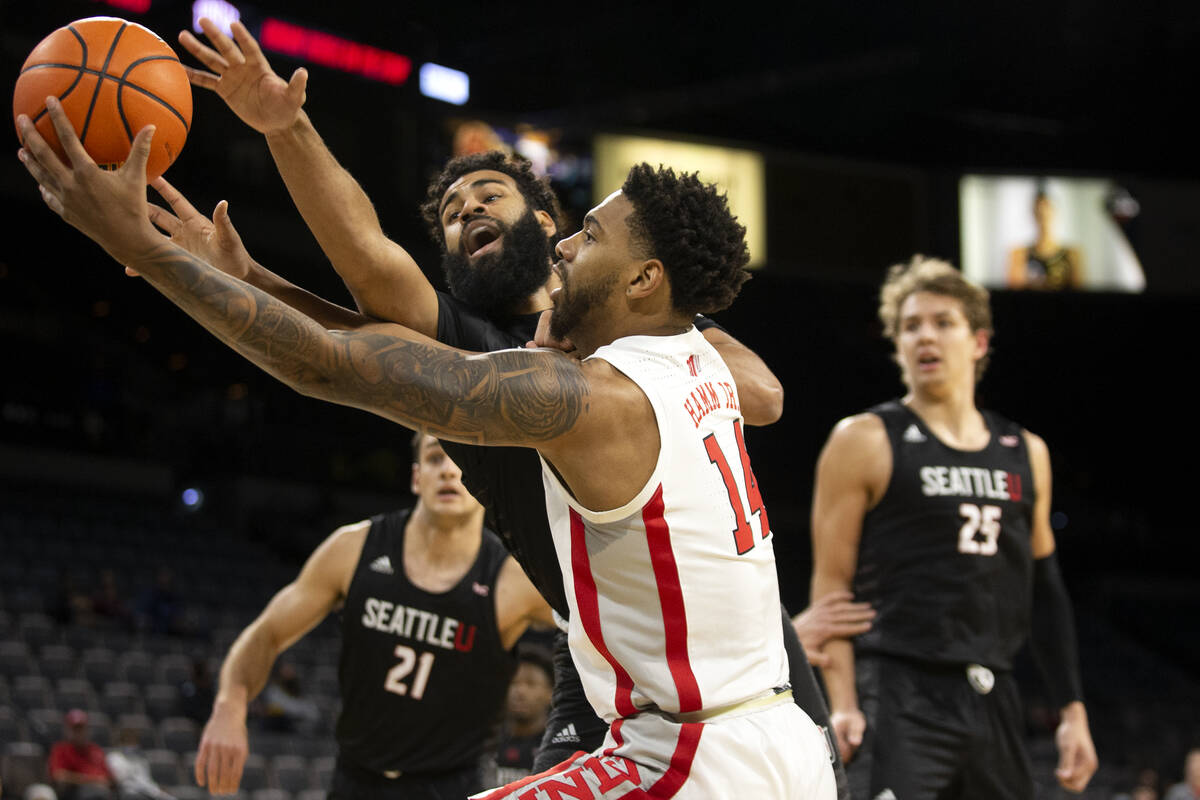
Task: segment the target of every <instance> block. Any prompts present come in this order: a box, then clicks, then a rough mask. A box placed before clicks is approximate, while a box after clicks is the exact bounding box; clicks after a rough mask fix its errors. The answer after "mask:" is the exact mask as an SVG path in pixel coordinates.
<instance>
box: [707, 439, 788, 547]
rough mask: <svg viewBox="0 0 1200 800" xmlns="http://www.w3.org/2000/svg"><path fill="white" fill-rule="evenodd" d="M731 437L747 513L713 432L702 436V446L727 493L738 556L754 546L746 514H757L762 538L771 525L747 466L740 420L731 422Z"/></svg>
mask: <svg viewBox="0 0 1200 800" xmlns="http://www.w3.org/2000/svg"><path fill="white" fill-rule="evenodd" d="M733 437H734V439H735V440H736V441H737V447H738V456H739V460H740V461H741V467H742V482H743V483H744V484H745V486H746V499H747V500H748V501H749V503H750V511H749V513H747V512H746V509H745V506H743V505H742V496H741V493H740V492H739V491H738V485H737V480H736V479H735V478H734V477H733V470H732V469H730V468H729V461H728V459H726V458H725V452H724V451H723V450H721V445H720V444H718V443H717V435H716V434H715V433H710V434H709V435H708V436H705V437H704V449H705V450H706V451H707V452H708V460H709V461H711V462H712V463H713V464H714V465H715V466H716V468H717V470H718V471H719V472H720V473H721V480H722V481H724V483H725V491H726V493H728V495H729V506H730V508H732V509H733V518H734V520H736V521H737V527H735V528H734V529H733V544H734V547H736V548H737V554H738V555H739V556H740V555H745V554H746V553H748V552H750V550H751V549H753V547H754V541H755V540H754V532H753V531H752V530H751V529H750V521H749V517H751V516H757V517H758V526H759V531H760V532H761V533H762V538H764V539H765V538H767V535H768V534H769V533H770V532H771V524H770V523H769V522H767V509H766V508H765V507H764V506H763V501H762V494H761V493H760V492H759V491H758V481H757V480H755V478H754V471H753V470H752V469H750V455H749V454H748V453H747V452H746V440H745V438H743V436H742V421H741V420H740V419H737V420H734V421H733Z"/></svg>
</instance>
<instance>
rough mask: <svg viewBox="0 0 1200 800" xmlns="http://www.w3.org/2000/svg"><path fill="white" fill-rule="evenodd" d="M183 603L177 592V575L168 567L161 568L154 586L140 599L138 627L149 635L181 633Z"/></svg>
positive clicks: (156, 574) (147, 589)
mask: <svg viewBox="0 0 1200 800" xmlns="http://www.w3.org/2000/svg"><path fill="white" fill-rule="evenodd" d="M182 610H183V603H182V601H181V600H180V598H179V594H178V592H177V591H176V590H175V575H174V573H172V572H171V570H170V569H169V568H167V567H159V568H158V572H156V573H155V575H154V584H153V585H151V586H150V587H148V588H146V589H145V590H144V591H143V592H142V595H141V597H140V598H139V599H138V608H137V613H138V627H139V628H140V629H141V630H143V631H147V632H149V633H155V634H159V635H163V636H165V635H173V634H178V633H180V632H181V630H180V616H181V613H182Z"/></svg>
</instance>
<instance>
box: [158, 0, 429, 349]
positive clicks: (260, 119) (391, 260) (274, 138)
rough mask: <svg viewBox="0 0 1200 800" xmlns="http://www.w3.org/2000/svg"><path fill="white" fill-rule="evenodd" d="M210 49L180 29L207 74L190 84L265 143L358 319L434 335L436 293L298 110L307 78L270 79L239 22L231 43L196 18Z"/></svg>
mask: <svg viewBox="0 0 1200 800" xmlns="http://www.w3.org/2000/svg"><path fill="white" fill-rule="evenodd" d="M200 25H201V28H202V29H203V30H204V33H205V35H206V36H207V37H208V40H209V41H210V42H211V43H212V45H213V46H212V47H208V46H206V45H204V44H203V43H201V42H200V40H199V39H197V38H196V37H195V36H193V35H192V34H191V33H189V32H187V31H183V32H182V33H180V35H179V41H180V43H181V44H182V45H183V47H184V48H186V49H187V51H188V52H190V53H191V54H192V55H193V56H195V57H196V58H197V59H198V60H199V61H200V62H201V63H203V64H204V65H205V66H206V67H208V69H209V70H211V71H210V72H204V71H201V70H195V69H189V70H188V76H189V77H190V78H191V81H192V83H194V84H195V85H196V86H199V87H202V88H205V89H211V90H212V91H215V92H216V93H217V94H218V95H220V96H221V98H222V99H223V100H224V101H225V102H226V103H227V104H228V105H229V107H230V108H231V109H232V110H233V112H234V113H235V114H237V115H238V117H240V118H241V119H242V120H243V121H244V122H246V124H248V125H250V126H251V127H252V128H254V129H255V130H257V131H259V132H260V133H263V134H265V135H266V137H267V144H268V146H269V147H270V150H271V155H272V156H273V157H274V159H275V164H276V166H277V167H278V169H279V174H280V175H281V176H282V177H283V181H284V183H285V184H286V185H287V188H288V192H289V193H290V194H291V196H292V200H293V201H294V202H295V203H296V207H297V208H298V209H299V210H300V214H301V216H303V217H304V221H305V223H306V224H307V225H308V227H309V229H310V230H311V231H312V232H313V235H314V236H316V239H317V242H318V243H319V244H320V245H321V249H322V250H324V251H325V255H326V256H327V257H328V258H329V260H330V262H331V263H332V264H333V267H334V269H336V270H337V272H338V274H339V275H341V276H342V279H343V280H344V281H345V282H346V286H347V287H348V288H349V289H350V293H351V294H352V295H353V296H354V299H355V302H357V303H358V307H359V310H361V311H362V312H363V313H364V314H367V315H369V316H371V317H376V318H379V319H387V320H391V321H393V322H397V323H400V324H402V325H404V326H406V327H408V328H412V329H413V330H415V331H418V332H420V333H423V334H425V335H426V336H430V337H432V336H436V335H437V309H438V305H437V295H436V294H435V292H434V289H433V286H432V284H430V282H429V280H428V279H427V278H426V277H425V274H424V273H423V272H422V271H421V268H420V266H419V265H418V264H417V263H416V261H414V260H413V258H412V256H410V255H409V254H408V252H407V251H406V250H405V249H404V248H403V247H401V246H400V245H398V244H396V243H395V242H393V241H392V240H391V239H389V238H388V237H387V236H386V235H385V234H384V232H383V228H382V227H381V225H380V223H379V217H378V215H377V214H376V213H375V207H374V206H373V205H372V203H371V200H370V198H368V197H367V195H366V193H365V192H364V191H363V190H362V187H361V186H360V185H359V184H358V181H356V180H355V179H354V177H353V176H352V175H351V174H350V173H349V172H347V171H346V170H345V169H344V168H343V167H342V166H341V164H339V163H338V161H337V159H336V158H334V156H333V153H331V152H330V151H329V148H328V147H326V146H325V143H324V141H323V140H322V139H321V137H320V135H319V134H318V133H317V131H316V129H315V128H314V127H313V125H312V122H311V121H310V120H309V118H308V115H307V114H306V113H304V110H303V104H304V100H305V90H306V88H307V82H308V73H307V72H306V71H305V70H303V69H299V70H297V71H296V72H295V73H294V74H293V75H292V78H291V80H290V81H284V80H283V78H281V77H279V76H278V75H276V74H275V72H274V71H273V70H272V69H271V65H270V64H269V63H268V62H267V59H266V57H265V56H264V55H263V53H262V50H261V49H260V48H259V46H258V42H256V41H255V40H254V37H253V36H251V35H250V32H249V31H248V30H246V28H245V26H243V25H242V24H241V23H240V22H235V23H233V25H232V30H233V35H234V39H230V38H229V37H228V36H226V35H225V34H224V33H223V32H222V31H221V30H220V29H219V28H217V27H216V25H214V24H213V23H212V21H210V20H208V19H205V18H201V20H200Z"/></svg>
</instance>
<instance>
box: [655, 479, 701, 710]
mask: <svg viewBox="0 0 1200 800" xmlns="http://www.w3.org/2000/svg"><path fill="white" fill-rule="evenodd" d="M642 523H643V524H644V525H645V526H646V543H647V544H648V545H649V547H650V564H651V566H652V567H653V568H654V579H655V581H656V582H657V583H658V602H659V605H660V606H661V607H662V617H663V634H664V639H665V643H666V653H667V666H668V667H669V668H670V670H671V679H672V680H674V681H675V691H676V693H677V694H678V695H679V710H680V711H681V712H688V711H699V710H700V708H701V706H702V703H701V699H700V685H699V683H698V682H697V681H696V674H695V673H694V672H693V671H692V663H691V661H689V660H688V624H687V610H686V609H685V608H684V605H683V587H682V586H681V585H680V583H679V566H678V565H677V564H676V563H675V551H674V550H672V549H671V529H670V527H669V526H668V525H667V519H666V516H665V514H664V513H663V488H662V485H661V484H660V485H659V487H658V490H657V491H655V493H654V496H653V497H651V498H650V501H649V502H648V503H646V505H645V507H644V508H643V509H642Z"/></svg>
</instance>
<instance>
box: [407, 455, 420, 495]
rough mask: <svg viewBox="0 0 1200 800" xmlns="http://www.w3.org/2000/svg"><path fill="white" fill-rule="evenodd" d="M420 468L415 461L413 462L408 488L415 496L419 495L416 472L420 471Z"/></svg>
mask: <svg viewBox="0 0 1200 800" xmlns="http://www.w3.org/2000/svg"><path fill="white" fill-rule="evenodd" d="M420 467H421V465H420V464H418V463H417V462H416V461H414V462H413V465H412V478H411V479H410V481H409V486H408V488H409V489H411V490H412V493H413V494H415V495H419V494H420V493H421V487H420V486H418V485H417V471H418V470H419V469H420Z"/></svg>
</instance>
